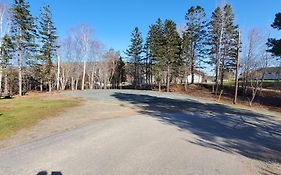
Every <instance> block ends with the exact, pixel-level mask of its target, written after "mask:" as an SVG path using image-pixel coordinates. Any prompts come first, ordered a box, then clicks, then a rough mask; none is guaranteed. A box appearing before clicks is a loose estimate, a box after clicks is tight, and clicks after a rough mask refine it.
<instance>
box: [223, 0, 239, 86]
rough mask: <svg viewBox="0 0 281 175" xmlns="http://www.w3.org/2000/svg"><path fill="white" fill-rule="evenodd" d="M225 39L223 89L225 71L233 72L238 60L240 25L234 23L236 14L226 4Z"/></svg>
mask: <svg viewBox="0 0 281 175" xmlns="http://www.w3.org/2000/svg"><path fill="white" fill-rule="evenodd" d="M223 22H224V24H223V37H222V38H223V39H222V55H221V70H220V76H221V88H223V81H224V73H225V71H233V69H234V68H235V66H236V60H237V45H238V43H237V41H238V40H237V38H238V25H235V23H234V13H233V10H232V7H231V5H229V4H226V5H225V6H224V12H223Z"/></svg>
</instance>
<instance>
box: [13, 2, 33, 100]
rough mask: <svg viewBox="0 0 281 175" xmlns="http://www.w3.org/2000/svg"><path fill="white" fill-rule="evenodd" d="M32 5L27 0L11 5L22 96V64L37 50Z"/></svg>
mask: <svg viewBox="0 0 281 175" xmlns="http://www.w3.org/2000/svg"><path fill="white" fill-rule="evenodd" d="M29 8H30V5H29V3H28V2H26V1H25V0H15V1H14V4H13V5H12V7H11V11H10V12H11V36H12V41H13V43H14V45H15V51H16V52H17V59H18V80H19V96H22V66H23V64H24V63H25V62H28V60H27V59H30V58H32V54H33V53H34V52H36V44H35V39H36V37H37V34H36V26H35V23H34V20H35V18H34V17H33V16H32V15H31V13H30V10H29Z"/></svg>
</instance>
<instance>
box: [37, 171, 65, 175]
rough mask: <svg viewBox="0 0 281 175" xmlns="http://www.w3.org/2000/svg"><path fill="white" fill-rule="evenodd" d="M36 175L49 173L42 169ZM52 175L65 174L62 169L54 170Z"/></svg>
mask: <svg viewBox="0 0 281 175" xmlns="http://www.w3.org/2000/svg"><path fill="white" fill-rule="evenodd" d="M36 175H48V172H47V171H40V172H39V173H37V174H36ZM51 175H63V174H62V173H61V172H60V171H52V172H51Z"/></svg>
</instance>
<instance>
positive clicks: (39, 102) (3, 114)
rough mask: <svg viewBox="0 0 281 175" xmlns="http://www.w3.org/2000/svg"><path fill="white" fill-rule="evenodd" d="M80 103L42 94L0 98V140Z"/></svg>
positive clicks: (76, 100) (79, 101) (77, 100)
mask: <svg viewBox="0 0 281 175" xmlns="http://www.w3.org/2000/svg"><path fill="white" fill-rule="evenodd" d="M80 103H81V100H79V99H67V98H51V97H49V98H42V96H41V97H40V96H39V97H34V96H32V97H21V98H20V97H18V98H13V99H6V100H0V140H1V139H4V138H7V137H9V136H10V135H12V134H14V133H16V132H17V131H18V130H20V129H23V128H27V127H30V126H32V125H35V124H36V123H37V122H39V121H40V120H43V119H45V118H47V117H54V116H57V115H58V114H59V113H60V112H63V111H64V110H65V109H66V108H70V107H74V106H77V105H79V104H80Z"/></svg>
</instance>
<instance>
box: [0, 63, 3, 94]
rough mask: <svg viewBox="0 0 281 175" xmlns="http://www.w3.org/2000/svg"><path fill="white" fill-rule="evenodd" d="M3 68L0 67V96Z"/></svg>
mask: <svg viewBox="0 0 281 175" xmlns="http://www.w3.org/2000/svg"><path fill="white" fill-rule="evenodd" d="M2 78H3V68H2V67H1V66H0V95H1V93H2Z"/></svg>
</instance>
